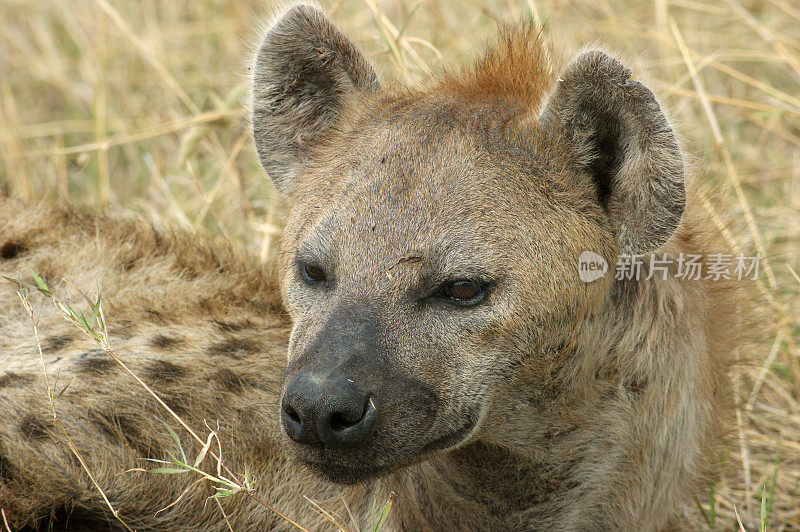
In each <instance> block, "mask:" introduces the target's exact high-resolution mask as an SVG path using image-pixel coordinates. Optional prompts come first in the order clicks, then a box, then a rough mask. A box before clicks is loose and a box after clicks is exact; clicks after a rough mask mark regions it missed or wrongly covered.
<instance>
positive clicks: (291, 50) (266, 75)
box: [252, 4, 379, 193]
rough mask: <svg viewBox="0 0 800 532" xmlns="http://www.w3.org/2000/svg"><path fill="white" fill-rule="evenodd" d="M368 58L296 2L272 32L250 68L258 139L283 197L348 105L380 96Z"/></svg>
mask: <svg viewBox="0 0 800 532" xmlns="http://www.w3.org/2000/svg"><path fill="white" fill-rule="evenodd" d="M378 87H379V82H378V77H377V76H376V74H375V71H374V70H373V68H372V66H371V65H370V64H369V62H368V61H367V59H366V57H364V55H363V54H362V53H361V52H360V51H359V50H358V49H357V48H356V47H355V45H354V44H353V43H351V42H350V41H349V40H348V39H347V37H345V36H344V34H343V33H342V32H341V31H340V30H339V29H338V28H337V27H336V26H335V25H334V24H333V23H332V22H331V21H330V20H329V19H328V17H327V16H326V15H325V13H324V12H323V11H322V10H321V9H319V8H318V7H316V6H314V5H309V4H297V5H294V6H292V7H290V8H289V9H288V10H286V11H284V12H283V14H282V15H280V16H278V18H277V19H276V20H275V21H274V22H273V23H272V24H271V25H270V26H269V28H268V29H267V31H266V34H265V35H264V38H263V40H262V42H261V44H260V46H259V49H258V53H257V55H256V61H255V65H254V66H253V100H252V104H253V117H252V118H253V136H254V138H255V144H256V149H257V150H258V156H259V158H260V159H261V165H262V166H263V167H264V169H265V170H266V171H267V174H269V176H270V177H271V178H272V181H273V182H274V183H275V186H276V187H277V189H278V190H280V191H281V192H284V193H287V192H289V191H291V189H292V185H293V181H294V179H295V177H296V176H297V174H298V173H299V172H300V171H301V169H302V167H303V166H304V164H305V163H306V161H307V157H308V155H309V150H310V149H311V148H313V147H314V146H315V144H316V143H318V142H319V141H320V140H321V139H322V138H324V137H325V134H326V132H327V131H328V130H329V128H330V127H331V126H332V125H333V124H334V123H335V122H336V119H337V117H338V116H339V114H340V111H341V110H342V107H343V105H344V103H345V100H346V99H347V98H349V97H352V96H353V95H355V94H357V93H358V92H359V91H370V90H375V89H377V88H378Z"/></svg>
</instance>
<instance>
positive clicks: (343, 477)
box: [298, 423, 475, 484]
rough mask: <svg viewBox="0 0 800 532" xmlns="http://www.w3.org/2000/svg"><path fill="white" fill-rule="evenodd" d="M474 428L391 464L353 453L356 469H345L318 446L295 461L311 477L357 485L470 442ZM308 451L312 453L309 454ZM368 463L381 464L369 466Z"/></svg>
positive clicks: (333, 452) (336, 455)
mask: <svg viewBox="0 0 800 532" xmlns="http://www.w3.org/2000/svg"><path fill="white" fill-rule="evenodd" d="M474 428H475V423H468V424H466V425H464V426H463V427H462V428H460V429H458V430H456V431H453V432H450V433H448V434H446V435H444V436H441V437H439V438H436V439H434V440H433V441H431V442H428V443H426V444H425V445H424V446H423V447H422V448H420V449H418V450H416V451H412V452H411V453H410V454H405V453H403V456H402V457H398V458H397V459H395V460H391V457H389V456H386V455H384V456H382V457H380V459H376V460H373V459H371V458H370V457H369V453H366V452H364V453H358V452H353V453H352V456H351V458H353V463H354V464H356V465H348V464H345V463H342V460H341V458H342V456H341V451H340V450H338V449H336V448H325V447H323V446H317V447H314V448H313V449H309V448H308V447H307V446H306V447H305V449H304V450H305V452H303V453H302V455H301V456H299V457H298V460H299V461H300V462H301V463H302V464H303V465H305V466H306V467H308V468H309V469H311V470H312V471H313V472H314V473H316V474H318V475H320V476H321V477H323V478H325V479H327V480H329V481H331V482H334V483H337V484H357V483H359V482H365V481H367V480H370V479H373V478H375V477H379V476H384V475H387V474H389V473H392V472H395V471H398V470H400V469H403V468H404V467H408V466H410V465H413V464H415V463H417V462H421V461H423V460H425V459H427V458H429V457H431V456H432V455H435V454H437V453H440V452H443V451H449V450H452V449H453V448H455V447H458V446H460V445H461V444H463V443H466V442H467V440H469V439H470V438H469V436H470V435H471V434H472V432H473V430H474ZM308 451H311V452H310V453H309V452H308ZM370 461H372V462H380V463H379V464H375V463H372V464H370Z"/></svg>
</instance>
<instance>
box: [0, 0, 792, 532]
mask: <svg viewBox="0 0 800 532" xmlns="http://www.w3.org/2000/svg"><path fill="white" fill-rule="evenodd" d="M324 6H325V7H326V8H327V9H328V10H329V12H330V13H332V15H333V18H334V19H335V20H336V21H337V22H338V23H339V24H340V25H341V26H342V27H343V29H345V31H347V32H348V33H349V34H350V35H351V36H353V37H354V38H355V39H356V40H357V41H358V42H359V43H360V44H361V45H362V46H363V47H364V49H365V50H366V51H367V52H368V53H369V55H370V56H371V57H372V58H373V60H374V62H375V63H376V64H377V66H378V67H379V69H380V71H381V72H382V74H383V75H385V76H389V77H392V78H395V79H398V80H400V81H404V82H407V83H415V84H416V83H425V81H426V80H427V79H429V77H430V76H431V74H432V73H433V74H435V73H436V72H438V71H441V70H442V69H445V68H454V67H455V66H456V65H458V64H459V63H460V62H463V61H469V60H471V59H473V58H475V57H476V56H477V54H478V51H479V49H480V46H481V44H482V43H483V42H485V41H486V40H489V39H490V38H491V36H492V35H493V33H494V30H495V28H496V26H497V22H498V21H513V20H516V19H519V18H530V19H532V20H533V22H534V23H535V24H536V25H537V26H540V27H543V28H544V35H545V36H546V40H547V41H549V42H550V43H552V44H553V46H554V49H555V50H557V51H558V53H562V52H563V53H564V55H565V56H568V54H569V53H571V52H574V51H576V50H577V49H579V48H581V47H582V46H585V45H590V44H602V45H608V46H609V48H610V49H611V50H613V51H615V52H617V53H618V54H620V55H621V56H622V57H624V58H625V60H626V61H628V62H629V63H630V64H632V65H633V66H634V71H635V75H636V76H637V77H638V78H640V79H644V80H646V81H647V83H648V84H649V85H650V87H651V88H652V89H653V90H654V92H655V93H656V94H657V96H658V97H659V99H660V101H661V102H662V103H663V104H664V106H665V107H666V108H667V109H668V110H669V111H670V114H671V116H672V118H673V119H674V121H675V123H676V125H677V127H678V130H679V133H680V135H681V136H682V137H683V138H684V139H685V141H686V142H685V145H686V147H687V149H688V151H689V152H690V154H691V158H692V161H693V168H694V171H695V173H696V175H697V176H698V179H700V180H702V181H704V182H707V183H709V184H711V185H712V186H713V187H714V188H716V189H717V190H719V191H720V192H721V195H722V198H723V202H722V203H723V205H722V206H719V205H716V206H713V207H711V208H713V209H715V211H717V214H718V215H719V219H720V220H727V221H726V222H725V223H727V224H729V226H730V238H731V240H732V242H733V243H734V244H735V246H736V247H737V248H738V249H741V250H742V251H744V252H746V253H750V254H752V253H756V252H760V253H762V254H763V255H765V256H766V257H767V261H765V262H762V275H761V280H760V285H759V286H760V297H761V299H762V302H763V304H764V305H765V307H766V309H767V312H766V315H767V316H768V318H767V319H765V320H763V321H764V322H763V326H764V330H765V333H766V336H767V341H766V342H765V344H764V345H763V346H761V347H756V348H753V349H751V350H749V351H748V352H747V353H745V356H746V357H747V359H748V360H749V361H750V362H751V363H750V364H748V365H747V366H746V367H745V368H743V369H741V370H738V371H737V381H736V382H737V384H736V390H735V391H736V394H737V397H738V406H737V410H736V412H735V418H732V419H731V422H732V423H733V425H734V426H735V430H736V438H735V441H734V444H733V446H732V447H731V449H730V452H729V457H728V458H729V462H730V467H729V468H728V469H727V470H726V471H725V473H724V474H723V476H722V478H721V479H720V480H719V482H717V483H713V482H711V481H709V489H708V491H707V492H706V493H703V494H700V496H698V498H697V502H696V504H691V505H689V506H687V507H686V508H684V509H682V510H681V511H680V512H679V515H678V520H679V521H678V522H679V524H680V527H681V528H684V529H691V530H695V529H697V530H699V529H709V528H715V529H721V530H722V529H738V528H739V526H740V525H739V523H738V522H737V519H736V513H737V512H738V514H739V515H740V516H741V521H742V524H743V526H744V527H745V528H746V529H747V530H758V529H759V528H760V527H761V525H762V518H761V516H762V502H763V503H764V504H763V506H764V510H765V513H766V519H764V520H763V521H765V522H764V525H766V527H767V529H769V530H800V351H799V350H798V344H799V343H800V318H799V316H800V277H798V272H800V3H797V2H796V1H793V0H757V1H741V2H740V1H738V0H723V1H718V0H653V1H642V2H632V1H621V0H619V1H617V0H600V1H595V0H569V1H563V2H557V1H553V0H548V1H543V0H507V1H503V0H489V1H485V2H483V1H479V0H471V1H465V2H460V1H455V0H441V1H437V0H424V1H421V2H417V1H416V0H399V1H389V0H385V1H381V0H340V1H338V2H324ZM273 9H274V6H273V5H272V4H271V3H269V2H264V1H261V0H258V1H257V0H204V1H199V0H191V1H190V0H69V1H67V0H0V21H2V27H1V28H2V29H0V192H5V193H9V194H12V195H16V196H19V197H22V198H24V199H28V200H35V199H39V198H54V199H56V198H60V199H69V200H72V201H75V202H78V203H85V204H94V205H104V204H111V205H112V206H121V207H122V208H124V209H132V210H135V211H140V212H143V213H145V214H147V215H148V216H149V217H151V218H153V219H155V220H156V221H158V222H160V223H165V224H166V223H177V224H179V225H181V226H184V227H186V228H187V229H189V230H192V231H194V230H201V231H207V232H211V233H214V234H217V235H219V237H220V238H226V239H230V240H233V241H235V242H239V243H241V244H243V245H245V246H247V247H249V248H250V249H252V250H253V252H254V253H258V254H260V255H261V256H262V257H263V258H264V259H266V258H268V256H269V254H270V252H271V251H272V250H273V249H274V242H275V239H276V237H277V235H278V234H279V231H280V226H281V217H282V213H283V212H284V210H285V207H284V205H282V204H281V201H280V198H278V197H277V196H276V193H275V192H274V190H273V188H272V186H271V184H270V183H269V182H268V180H267V179H266V178H265V177H264V176H263V173H262V172H261V170H260V168H259V166H258V162H257V160H256V158H255V156H254V151H253V147H252V144H251V141H250V139H249V130H248V126H247V123H246V118H245V116H244V112H243V111H242V98H243V96H244V95H246V92H247V79H246V78H247V70H248V65H247V57H248V54H249V50H250V45H251V43H252V42H253V40H254V39H255V38H256V37H257V34H258V33H257V31H256V28H257V26H258V22H259V21H260V20H263V19H264V17H265V15H267V14H269V12H270V11H271V10H273Z"/></svg>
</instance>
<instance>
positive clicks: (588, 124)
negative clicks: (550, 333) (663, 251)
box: [540, 50, 686, 254]
mask: <svg viewBox="0 0 800 532" xmlns="http://www.w3.org/2000/svg"><path fill="white" fill-rule="evenodd" d="M630 74H631V73H630V70H628V69H627V68H625V67H624V66H622V64H620V63H619V61H617V60H616V59H614V58H612V57H609V56H608V55H606V54H605V53H603V52H600V51H597V50H591V51H587V52H584V53H581V54H579V55H578V56H577V57H576V58H575V59H574V60H573V61H572V63H571V64H570V65H569V66H568V67H567V68H566V70H565V71H564V72H563V73H562V74H561V77H560V78H559V80H558V85H557V87H556V89H555V91H554V92H553V94H552V95H551V96H550V98H549V100H548V102H547V104H546V105H545V108H544V110H543V111H542V114H541V116H540V120H541V123H542V124H543V126H544V127H545V128H546V129H548V130H555V132H560V134H563V136H564V137H565V139H566V141H567V144H568V146H570V147H572V148H573V149H574V150H575V156H576V160H577V161H578V165H579V166H580V167H582V168H583V169H584V170H585V171H587V172H588V173H589V175H590V176H591V177H592V179H593V180H594V183H595V186H596V187H597V192H598V198H599V200H600V202H601V203H602V204H603V207H604V208H605V210H606V212H607V213H608V215H609V216H610V218H611V220H612V223H613V224H614V227H615V228H616V231H617V241H618V243H619V248H620V252H621V253H624V254H644V253H648V252H651V251H653V250H655V249H656V248H658V247H659V246H661V245H662V244H664V243H665V242H666V241H667V239H668V238H669V237H670V235H672V233H673V232H674V231H675V229H676V228H677V227H678V224H679V223H680V220H681V215H682V214H683V208H684V204H685V202H686V193H685V190H684V163H683V158H682V155H681V150H680V148H679V147H678V143H677V141H676V139H675V135H674V133H673V131H672V129H671V128H670V125H669V123H668V122H667V119H666V118H665V117H664V114H663V113H662V112H661V108H660V107H659V106H658V103H657V102H656V100H655V97H654V96H653V93H652V92H650V90H649V89H648V88H647V87H645V86H644V85H642V84H641V83H639V82H637V81H631V80H630Z"/></svg>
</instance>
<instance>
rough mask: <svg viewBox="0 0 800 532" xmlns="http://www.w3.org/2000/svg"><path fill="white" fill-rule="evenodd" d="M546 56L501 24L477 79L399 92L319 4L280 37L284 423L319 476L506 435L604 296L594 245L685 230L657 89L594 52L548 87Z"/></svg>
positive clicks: (259, 124)
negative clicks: (589, 263) (581, 262)
mask: <svg viewBox="0 0 800 532" xmlns="http://www.w3.org/2000/svg"><path fill="white" fill-rule="evenodd" d="M543 56H544V53H543V52H542V51H541V49H540V47H539V46H538V44H537V43H536V42H535V38H533V37H532V32H531V31H530V30H525V29H522V30H519V31H507V32H506V33H505V34H504V36H503V37H502V38H501V39H500V44H499V45H498V47H497V48H496V49H494V50H493V51H491V52H489V53H488V54H487V55H486V57H485V58H484V59H483V60H482V61H481V62H479V64H478V65H477V67H476V68H475V69H474V70H473V71H469V72H464V73H462V74H460V75H458V76H449V77H445V79H443V80H440V81H438V82H436V83H435V84H433V85H432V86H431V87H429V88H427V89H421V90H411V89H394V90H390V89H387V88H384V87H383V86H382V84H381V82H380V81H379V79H378V76H377V75H376V73H375V71H374V70H373V68H372V66H371V65H370V63H369V61H368V60H367V59H366V58H365V57H364V56H363V55H362V53H361V52H360V51H359V50H358V49H357V48H356V47H355V46H354V45H353V44H352V43H351V42H350V41H349V40H348V39H347V38H346V37H345V36H344V35H343V34H342V33H341V32H340V31H339V30H338V29H337V28H336V27H335V26H334V25H333V24H332V23H331V22H330V21H329V19H328V18H327V17H326V16H325V14H324V13H323V12H321V11H320V10H319V9H318V8H317V7H315V6H310V5H302V4H301V5H295V6H293V7H291V8H290V9H288V10H286V11H285V12H284V13H283V14H282V15H281V16H279V17H278V18H277V19H276V21H275V22H273V23H272V25H271V26H270V27H269V28H268V29H267V31H266V34H265V36H264V39H263V42H262V43H261V45H260V48H259V49H258V52H257V56H256V62H255V65H254V84H253V116H252V118H253V128H254V136H255V143H256V147H257V150H258V153H259V157H260V159H261V163H262V165H263V166H264V168H265V169H266V171H267V172H268V174H269V175H270V177H271V178H272V179H273V181H274V183H275V185H276V187H277V188H278V189H279V190H280V191H281V192H282V193H284V194H285V195H286V196H287V197H288V198H289V200H290V203H291V205H292V208H291V211H290V214H289V216H288V220H287V224H286V228H285V233H284V236H283V244H282V251H281V279H282V288H283V294H284V299H285V302H286V306H287V308H288V310H289V313H290V315H291V317H292V320H293V323H294V329H293V331H292V335H291V340H290V345H289V354H288V366H287V368H286V372H285V375H284V381H283V389H282V396H281V403H280V415H281V419H282V423H283V427H284V429H285V432H286V434H287V436H288V438H287V444H288V445H289V446H290V447H291V449H292V453H293V454H294V455H295V456H296V457H297V458H298V459H299V460H300V461H302V462H303V463H305V464H306V465H308V466H310V467H311V468H312V469H314V470H316V471H317V472H319V473H320V474H322V475H323V476H326V477H327V478H329V479H332V480H334V481H337V482H356V481H359V480H363V479H366V478H369V477H372V476H375V475H379V474H382V473H386V472H388V471H391V470H394V469H397V468H400V467H403V466H406V465H409V464H411V463H414V462H416V461H419V460H422V459H424V458H425V457H429V456H431V455H432V454H433V453H437V452H441V451H444V450H449V449H453V448H455V447H458V446H460V445H463V444H465V443H466V442H470V441H475V440H477V439H481V438H492V437H493V435H494V436H497V434H498V433H500V432H503V431H504V430H505V429H506V428H507V426H508V425H509V424H513V423H515V422H516V419H517V418H520V417H521V414H520V409H522V408H526V407H525V404H524V403H525V400H522V399H519V397H521V396H525V394H526V393H528V394H529V396H530V397H532V396H533V395H535V394H537V393H538V394H539V396H541V395H542V390H546V389H547V387H548V386H549V385H550V384H551V380H552V377H553V375H554V372H557V371H558V370H559V360H560V354H561V353H563V352H564V351H565V349H568V346H570V345H572V344H573V343H574V341H575V338H576V335H577V331H578V330H579V329H580V326H581V323H582V322H583V321H584V318H585V316H587V314H589V313H590V312H592V311H593V309H596V308H597V307H598V305H600V304H601V302H602V301H603V299H604V297H605V294H606V293H607V292H608V291H609V287H610V285H611V282H610V281H609V280H608V279H607V278H608V277H610V276H606V277H605V278H602V279H600V280H598V281H596V282H594V283H585V282H583V281H581V279H580V277H579V275H578V257H579V256H580V254H581V252H582V251H584V250H591V251H593V252H595V253H597V254H599V255H601V256H602V257H604V258H605V259H606V260H607V261H609V262H610V263H611V264H613V262H611V261H612V260H613V259H614V258H615V257H616V256H617V254H618V253H645V252H648V251H651V250H653V249H655V248H657V247H658V246H660V245H661V244H663V243H664V242H665V241H666V240H667V238H668V237H669V236H670V235H671V234H672V232H673V231H674V230H675V228H676V226H677V224H678V222H679V221H680V217H681V214H682V211H683V204H684V185H683V163H682V160H681V154H680V151H679V148H678V145H677V143H676V140H675V138H674V135H673V133H672V131H671V129H670V127H669V125H668V123H667V121H666V119H665V118H664V115H663V114H662V112H661V110H660V109H659V106H658V104H657V103H656V101H655V99H654V98H653V95H652V94H651V92H650V91H649V90H648V89H646V88H645V87H644V86H642V85H641V84H639V83H637V82H635V81H631V80H630V79H629V74H630V72H629V71H628V70H627V69H626V68H624V67H623V66H622V65H620V63H618V62H617V61H616V60H614V59H612V58H611V57H609V56H607V55H605V54H604V53H602V52H599V51H588V52H584V53H582V54H580V55H579V56H578V57H577V58H575V59H574V60H573V62H572V63H571V65H570V66H568V67H567V68H566V70H564V71H563V72H562V74H561V75H560V77H559V79H557V80H554V79H553V80H551V79H550V78H549V77H548V76H546V75H545V73H546V71H547V69H548V67H547V65H546V64H545V62H544V60H543ZM512 389H513V390H514V391H513V392H511V391H510V390H512ZM548 393H549V392H548ZM552 393H556V392H552ZM564 393H566V392H564ZM530 397H529V398H530ZM530 404H531V403H530V402H529V403H528V406H527V411H526V412H525V413H524V417H525V419H530V416H531V415H532V413H531V412H530V409H531V406H530Z"/></svg>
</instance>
